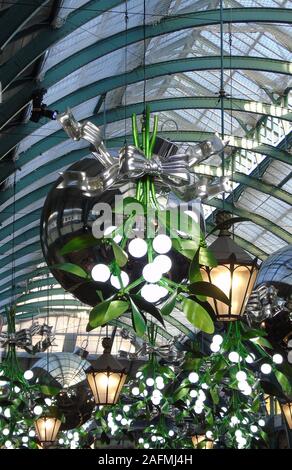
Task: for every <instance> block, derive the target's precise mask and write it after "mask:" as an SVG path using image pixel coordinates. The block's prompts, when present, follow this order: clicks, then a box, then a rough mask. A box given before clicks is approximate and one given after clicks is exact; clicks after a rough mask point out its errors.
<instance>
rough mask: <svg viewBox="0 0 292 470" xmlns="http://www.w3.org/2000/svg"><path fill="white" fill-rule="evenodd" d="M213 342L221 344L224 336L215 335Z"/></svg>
mask: <svg viewBox="0 0 292 470" xmlns="http://www.w3.org/2000/svg"><path fill="white" fill-rule="evenodd" d="M212 342H213V343H215V344H219V345H220V344H222V343H223V338H222V336H221V335H214V336H213V338H212Z"/></svg>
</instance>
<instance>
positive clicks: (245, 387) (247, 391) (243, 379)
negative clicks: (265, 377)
mask: <svg viewBox="0 0 292 470" xmlns="http://www.w3.org/2000/svg"><path fill="white" fill-rule="evenodd" d="M236 379H237V381H238V389H239V390H240V391H241V393H243V395H251V393H252V388H251V386H250V385H249V383H248V382H247V375H246V373H245V372H244V371H243V370H239V371H238V372H237V374H236Z"/></svg>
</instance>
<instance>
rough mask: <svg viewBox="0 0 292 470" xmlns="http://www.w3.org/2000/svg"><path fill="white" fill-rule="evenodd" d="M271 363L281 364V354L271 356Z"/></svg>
mask: <svg viewBox="0 0 292 470" xmlns="http://www.w3.org/2000/svg"><path fill="white" fill-rule="evenodd" d="M273 362H274V364H282V362H283V357H282V356H281V354H274V355H273Z"/></svg>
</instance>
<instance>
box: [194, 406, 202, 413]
mask: <svg viewBox="0 0 292 470" xmlns="http://www.w3.org/2000/svg"><path fill="white" fill-rule="evenodd" d="M202 411H203V408H202V407H199V406H195V408H194V412H195V413H196V414H197V415H200V414H201V413H202Z"/></svg>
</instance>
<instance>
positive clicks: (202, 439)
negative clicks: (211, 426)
mask: <svg viewBox="0 0 292 470" xmlns="http://www.w3.org/2000/svg"><path fill="white" fill-rule="evenodd" d="M192 443H193V446H194V447H195V448H196V449H213V447H214V442H213V441H212V440H211V439H208V438H207V437H206V435H205V434H194V435H193V436H192Z"/></svg>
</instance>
